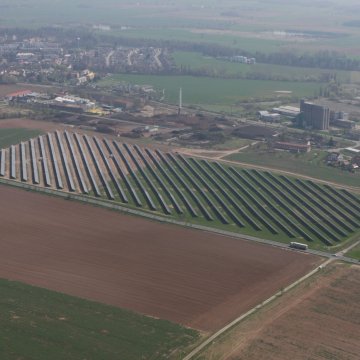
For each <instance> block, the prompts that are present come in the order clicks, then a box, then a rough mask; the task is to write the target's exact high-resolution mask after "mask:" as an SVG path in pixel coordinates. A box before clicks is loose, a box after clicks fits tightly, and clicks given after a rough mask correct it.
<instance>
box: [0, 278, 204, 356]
mask: <svg viewBox="0 0 360 360" xmlns="http://www.w3.org/2000/svg"><path fill="white" fill-rule="evenodd" d="M0 293H1V298H0V358H1V359H6V360H11V359H14V360H15V359H36V360H49V359H51V360H63V359H67V360H70V359H74V360H75V359H77V360H78V359H129V360H139V359H154V360H155V359H164V358H166V359H179V352H180V350H182V349H184V348H186V347H187V346H189V345H191V344H192V343H194V342H196V341H197V340H198V339H199V337H200V335H199V333H198V332H197V331H196V330H193V329H188V328H185V327H183V326H181V325H178V324H174V323H171V322H169V321H166V320H161V319H155V318H151V317H147V316H145V315H141V314H136V313H134V312H131V311H128V310H124V309H121V308H117V307H114V306H108V305H104V304H101V303H97V302H92V301H89V300H85V299H81V298H77V297H73V296H69V295H65V294H61V293H58V292H55V291H50V290H46V289H42V288H38V287H34V286H30V285H26V284H22V283H19V282H15V281H9V280H5V279H0ZM180 358H181V355H180Z"/></svg>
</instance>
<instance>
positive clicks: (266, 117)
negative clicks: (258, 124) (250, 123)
mask: <svg viewBox="0 0 360 360" xmlns="http://www.w3.org/2000/svg"><path fill="white" fill-rule="evenodd" d="M258 114H259V115H260V117H261V119H262V120H263V121H266V122H271V123H272V122H276V123H277V122H281V116H280V114H269V112H268V111H259V112H258Z"/></svg>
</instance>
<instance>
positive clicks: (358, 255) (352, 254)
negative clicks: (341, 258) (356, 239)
mask: <svg viewBox="0 0 360 360" xmlns="http://www.w3.org/2000/svg"><path fill="white" fill-rule="evenodd" d="M345 256H347V257H349V258H352V259H357V260H360V245H357V246H355V248H353V249H351V250H350V251H349V252H348V253H346V254H345Z"/></svg>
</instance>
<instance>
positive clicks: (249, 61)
mask: <svg viewBox="0 0 360 360" xmlns="http://www.w3.org/2000/svg"><path fill="white" fill-rule="evenodd" d="M230 60H231V61H233V62H237V63H241V64H251V65H255V64H256V59H255V58H251V59H248V58H247V57H246V56H233V57H232V58H230Z"/></svg>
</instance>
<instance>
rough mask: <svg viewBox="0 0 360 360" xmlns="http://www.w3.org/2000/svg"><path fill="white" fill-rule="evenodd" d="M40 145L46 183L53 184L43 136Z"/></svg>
mask: <svg viewBox="0 0 360 360" xmlns="http://www.w3.org/2000/svg"><path fill="white" fill-rule="evenodd" d="M39 147H40V154H41V157H42V168H43V173H44V184H45V186H51V182H50V172H49V166H48V161H47V155H46V150H45V144H44V139H43V137H42V136H39Z"/></svg>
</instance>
